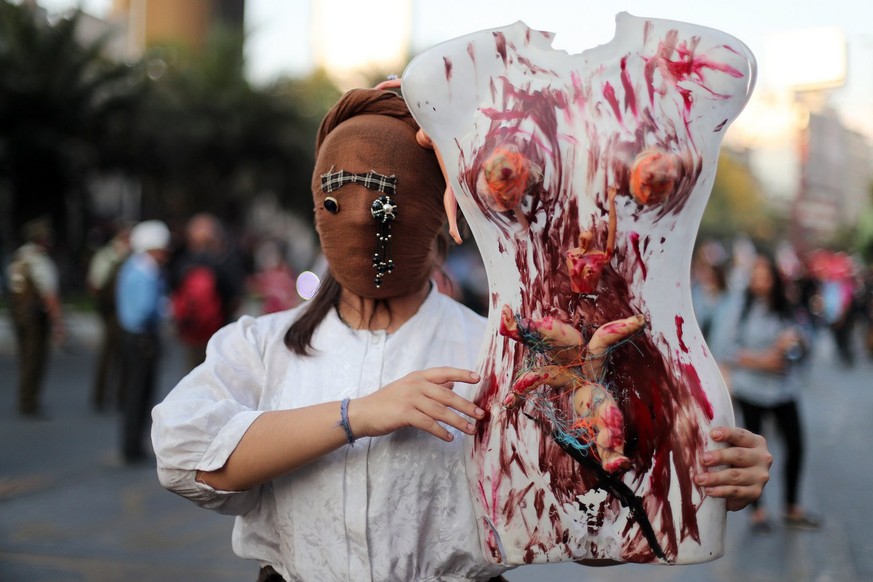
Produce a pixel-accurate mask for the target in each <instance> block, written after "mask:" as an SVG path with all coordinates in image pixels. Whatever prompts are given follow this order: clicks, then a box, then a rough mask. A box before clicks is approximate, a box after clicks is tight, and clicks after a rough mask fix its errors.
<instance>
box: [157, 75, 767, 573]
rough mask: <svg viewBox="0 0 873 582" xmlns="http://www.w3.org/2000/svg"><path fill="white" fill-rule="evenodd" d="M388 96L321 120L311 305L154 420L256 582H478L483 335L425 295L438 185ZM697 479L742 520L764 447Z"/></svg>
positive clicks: (239, 344) (731, 433)
mask: <svg viewBox="0 0 873 582" xmlns="http://www.w3.org/2000/svg"><path fill="white" fill-rule="evenodd" d="M417 129H418V127H417V125H416V123H415V122H414V120H413V119H412V117H411V116H410V114H409V111H408V110H407V108H406V105H405V104H404V102H403V100H402V99H401V98H400V97H399V96H397V95H396V94H394V93H391V92H388V91H377V90H353V91H350V92H349V93H347V94H346V95H345V96H343V97H342V99H341V100H340V101H339V102H338V103H337V104H336V105H335V106H334V107H333V109H332V110H331V111H330V112H329V113H328V115H327V116H326V118H325V119H324V120H323V122H322V124H321V127H320V129H319V134H318V139H317V143H316V157H317V159H316V167H315V171H314V173H313V180H312V192H313V198H314V203H315V221H316V228H317V230H318V234H319V236H320V239H321V245H322V250H323V252H324V255H325V257H326V259H327V263H328V265H329V272H328V273H327V275H326V277H325V279H324V280H323V281H322V283H321V285H320V287H319V290H318V293H317V295H316V296H315V297H314V298H313V300H311V301H310V302H309V303H308V304H306V305H303V306H300V307H296V308H294V309H291V310H289V311H285V312H281V313H277V314H271V315H266V316H262V317H259V318H249V317H243V318H241V319H240V320H239V321H237V322H236V323H233V324H231V325H229V326H227V327H225V328H224V329H222V330H221V331H220V332H219V333H217V334H216V335H215V336H214V337H213V339H212V340H211V341H210V344H209V347H208V350H207V357H206V362H205V364H204V365H202V366H200V367H199V368H197V369H196V370H194V371H193V372H191V373H190V374H189V375H188V376H187V377H185V378H184V379H183V380H182V381H181V382H180V383H179V385H178V386H176V388H175V389H174V390H173V391H172V392H171V393H170V394H169V395H168V396H167V398H166V400H165V401H164V402H163V403H162V404H160V405H158V406H157V407H156V408H155V410H154V414H153V416H154V428H153V441H154V445H155V451H156V455H157V459H158V473H159V476H160V479H161V482H162V483H163V485H164V486H165V487H167V488H168V489H170V490H172V491H174V492H176V493H178V494H180V495H183V496H185V497H187V498H189V499H191V500H193V501H194V502H196V503H198V504H199V505H201V506H203V507H206V508H210V509H214V510H217V511H220V512H223V513H229V514H233V515H236V516H237V518H236V523H235V527H234V533H233V547H234V551H235V552H236V553H237V554H238V555H239V556H241V557H243V558H248V559H252V560H256V561H257V562H258V563H259V565H260V567H261V579H262V580H282V579H284V580H404V581H406V580H423V579H426V580H437V579H439V580H489V579H491V578H494V577H498V576H500V574H501V572H503V571H505V569H506V567H505V566H501V565H495V564H492V563H490V562H489V561H488V560H486V559H485V557H484V555H483V553H482V552H481V550H480V546H479V541H478V534H477V532H476V518H475V513H474V509H473V505H472V501H471V496H470V493H469V489H468V485H467V480H466V475H465V468H464V455H463V451H464V444H463V441H464V439H463V438H461V437H462V436H463V434H468V435H469V434H473V433H474V432H475V425H474V423H475V422H476V421H477V420H480V419H481V418H482V417H483V415H484V413H483V411H482V410H480V409H478V408H477V407H476V405H475V404H474V403H473V402H471V401H470V397H471V396H472V393H473V389H474V385H475V384H476V382H478V380H479V378H478V377H477V375H476V374H475V373H474V372H472V371H470V370H471V369H472V368H474V367H475V363H476V358H477V356H478V351H479V347H480V344H481V342H482V340H483V334H484V332H485V321H484V320H483V319H482V318H481V317H480V316H478V315H476V314H475V313H473V312H472V311H470V310H469V309H467V308H466V307H464V306H463V305H461V304H459V303H457V302H455V301H454V300H453V299H451V298H449V297H447V296H445V295H443V294H440V293H439V292H438V291H437V290H436V288H435V286H434V285H433V284H432V283H431V280H430V274H431V272H432V269H433V267H434V258H435V256H436V255H435V250H434V249H435V241H436V239H437V237H438V236H439V233H440V231H441V229H442V228H443V226H444V222H445V216H444V211H443V204H442V200H443V192H444V190H445V182H444V179H443V175H442V172H441V170H440V167H439V164H438V162H437V158H436V156H435V155H434V152H433V151H432V150H429V149H426V148H425V147H422V146H421V145H419V143H418V142H417V141H416V132H417ZM715 438H716V439H717V440H721V441H723V442H726V443H728V445H729V446H728V447H727V448H725V449H722V450H719V451H713V452H712V453H711V454H710V455H709V457H708V458H707V459H708V460H707V461H706V462H707V464H708V465H709V466H716V465H734V467H735V468H736V469H738V470H736V471H733V472H731V471H717V472H707V473H705V474H701V475H698V476H696V478H697V479H699V482H700V483H701V484H704V485H706V486H707V487H708V489H707V491H708V492H709V494H711V495H715V496H719V497H727V498H728V505H729V507H731V508H732V509H738V508H739V507H742V506H744V505H746V504H747V503H748V502H750V501H751V500H753V499H757V498H758V497H759V496H760V494H761V489H762V487H763V484H764V483H765V482H766V480H767V477H768V467H769V462H770V456H769V453H768V451H767V449H766V445H765V443H764V440H763V439H762V438H761V437H757V436H755V435H751V434H750V433H748V432H746V431H743V430H740V429H730V430H728V429H724V430H722V431H721V432H720V433H719V435H716V437H715Z"/></svg>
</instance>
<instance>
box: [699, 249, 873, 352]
mask: <svg viewBox="0 0 873 582" xmlns="http://www.w3.org/2000/svg"><path fill="white" fill-rule="evenodd" d="M761 254H764V255H766V256H768V257H769V258H770V260H771V261H772V262H773V264H774V268H775V274H776V275H778V279H779V283H780V284H781V285H782V286H783V287H784V292H785V295H786V298H787V301H788V305H789V309H790V317H791V319H792V320H793V321H794V322H795V323H796V324H797V325H798V326H799V327H800V329H801V330H802V332H803V339H804V345H805V346H807V347H808V348H809V349H812V347H813V346H814V344H815V343H816V342H817V341H819V340H820V339H822V338H823V337H825V336H826V337H827V338H829V339H830V340H831V341H832V342H833V347H834V353H835V356H836V357H838V358H839V359H840V361H841V362H842V363H843V364H844V365H846V366H853V365H854V364H855V362H856V360H857V358H858V357H863V356H864V355H866V357H873V266H871V265H865V264H864V263H863V262H862V261H861V260H859V259H858V258H856V257H853V256H851V255H848V254H846V253H843V252H835V251H830V250H826V249H815V250H812V251H809V252H805V253H800V252H798V251H797V250H796V249H795V248H794V247H793V246H792V245H790V244H789V243H786V242H782V243H778V244H775V245H766V246H763V245H756V244H755V243H753V242H752V241H751V240H749V239H748V238H745V237H738V238H736V239H735V240H733V241H730V242H728V243H724V242H720V241H713V240H705V241H701V242H700V243H699V244H698V245H697V247H696V250H695V254H694V258H693V261H692V267H691V293H692V300H693V305H694V312H695V315H696V317H697V321H698V324H699V326H700V329H701V331H702V332H703V334H704V337H705V338H706V340H707V343H708V344H709V346H710V349H711V350H712V351H713V354H714V355H715V356H716V357H719V355H721V354H722V350H724V349H726V346H725V345H724V343H725V341H728V339H729V338H728V334H729V332H728V330H729V329H730V327H731V325H732V324H733V323H734V322H733V321H732V319H736V317H737V309H738V308H739V306H738V303H740V302H741V301H742V299H743V296H744V293H746V292H747V291H748V287H749V283H750V279H751V276H752V273H753V269H754V263H755V257H756V256H757V255H761ZM862 351H863V352H864V353H863V354H862V353H859V352H862Z"/></svg>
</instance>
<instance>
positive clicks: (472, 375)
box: [470, 372, 479, 382]
mask: <svg viewBox="0 0 873 582" xmlns="http://www.w3.org/2000/svg"><path fill="white" fill-rule="evenodd" d="M470 377H471V378H472V379H473V382H478V381H479V374H477V373H476V372H471V373H470Z"/></svg>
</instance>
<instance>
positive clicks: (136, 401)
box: [115, 220, 170, 463]
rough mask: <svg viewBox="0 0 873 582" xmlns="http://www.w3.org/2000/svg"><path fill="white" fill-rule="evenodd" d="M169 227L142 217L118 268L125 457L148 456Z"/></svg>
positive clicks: (127, 459)
mask: <svg viewBox="0 0 873 582" xmlns="http://www.w3.org/2000/svg"><path fill="white" fill-rule="evenodd" d="M169 245H170V230H169V229H168V228H167V225H166V224H164V223H163V222H161V221H159V220H146V221H144V222H140V223H139V224H137V225H136V226H134V227H133V229H132V230H131V232H130V246H131V250H132V251H133V254H132V255H131V256H130V258H128V259H127V260H126V261H125V262H124V264H123V265H122V267H121V270H120V271H119V273H118V283H117V285H116V295H115V301H116V306H117V310H118V323H119V326H120V327H121V330H122V334H121V350H122V378H123V381H122V382H123V383H122V387H123V390H122V398H121V412H122V414H121V453H122V457H123V460H124V462H126V463H137V462H140V461H143V460H145V459H146V457H147V455H146V451H145V442H144V439H145V437H146V435H147V433H148V429H149V412H150V411H151V408H152V406H153V405H154V394H155V387H156V384H157V373H158V362H159V359H160V326H161V321H162V318H163V316H164V312H165V311H166V306H165V303H166V283H165V278H164V274H163V267H164V265H166V263H167V260H168V259H169Z"/></svg>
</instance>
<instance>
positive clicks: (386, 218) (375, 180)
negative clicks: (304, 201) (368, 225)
mask: <svg viewBox="0 0 873 582" xmlns="http://www.w3.org/2000/svg"><path fill="white" fill-rule="evenodd" d="M347 184H359V185H361V186H363V187H365V188H367V189H368V190H374V191H376V192H380V193H381V194H382V196H379V197H378V198H376V199H375V200H373V204H372V205H371V206H370V215H372V217H373V218H374V219H376V224H377V231H376V239H377V242H376V252H375V253H374V254H373V268H374V269H376V278H375V279H374V280H373V282H374V283H375V284H376V289H379V288H380V287H382V278H383V277H384V276H385V275H387V274H388V273H390V272H391V271H393V270H394V261H393V260H392V259H391V257H390V256H389V252H390V248H389V247H390V243H391V223H392V222H393V221H394V219H395V218H396V217H397V204H396V203H395V202H394V200H393V199H392V196H393V195H394V194H396V192H397V177H396V176H394V175H391V176H385V175H384V174H378V173H376V172H375V171H373V170H370V171H369V172H367V173H365V174H356V173H353V172H346V171H345V170H340V171H338V172H334V171H333V168H331V169H330V172H328V173H327V174H322V176H321V189H322V191H323V192H325V193H331V192H333V191H334V190H338V189H340V188H342V187H343V186H345V185H347ZM324 208H325V209H326V210H327V211H328V212H330V213H331V214H337V213H339V211H340V206H339V202H338V201H337V200H336V198H334V197H332V196H328V197H327V198H326V199H325V201H324Z"/></svg>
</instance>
